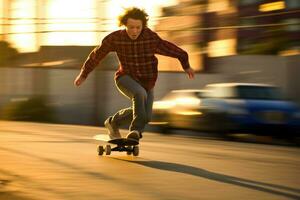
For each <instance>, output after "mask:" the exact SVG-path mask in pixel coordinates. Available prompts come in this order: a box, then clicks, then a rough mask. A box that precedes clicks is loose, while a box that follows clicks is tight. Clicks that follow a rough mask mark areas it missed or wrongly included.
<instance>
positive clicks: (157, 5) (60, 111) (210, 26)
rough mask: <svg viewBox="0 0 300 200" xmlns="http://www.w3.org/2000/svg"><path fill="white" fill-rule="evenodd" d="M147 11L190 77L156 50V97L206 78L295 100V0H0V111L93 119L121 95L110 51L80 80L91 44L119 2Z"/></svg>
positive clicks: (299, 90)
mask: <svg viewBox="0 0 300 200" xmlns="http://www.w3.org/2000/svg"><path fill="white" fill-rule="evenodd" d="M130 6H137V7H140V8H144V9H145V10H146V12H148V14H149V15H150V21H149V27H150V28H151V29H153V30H155V31H156V32H157V33H158V34H159V35H160V36H161V37H162V38H164V39H166V40H169V41H171V42H174V43H175V44H177V45H179V46H180V47H181V48H183V49H185V50H186V51H187V52H188V53H189V56H190V62H191V65H192V67H193V68H194V69H195V70H196V71H197V76H196V78H195V80H193V81H190V80H188V79H187V77H186V76H185V74H183V72H182V69H181V66H180V63H179V62H178V61H177V60H176V59H170V58H166V57H163V56H158V57H159V70H160V73H159V78H158V81H157V84H156V88H155V100H158V99H160V98H162V97H163V96H164V95H165V94H166V93H167V92H169V91H171V90H176V89H201V88H203V87H204V86H205V85H207V84H210V83H222V82H250V83H266V84H273V85H276V86H278V87H280V88H281V89H282V92H283V94H284V96H285V97H286V98H287V99H290V100H292V101H293V102H296V103H297V104H299V103H300V80H299V74H300V66H299V63H300V1H297V0H161V1H160V0H152V1H140V0H139V1H138V0H127V1H122V0H85V1H81V0H0V119H5V120H21V121H40V122H52V123H65V124H81V125H95V126H102V124H103V121H104V120H105V119H106V118H107V117H108V116H109V115H111V114H113V113H114V112H116V111H117V110H119V109H121V108H123V107H125V106H129V105H130V102H129V101H128V100H127V99H126V98H124V97H122V95H121V94H119V93H118V91H117V89H116V88H115V85H114V80H113V77H114V73H115V71H116V70H117V68H118V59H117V57H116V55H115V54H114V53H111V54H109V55H108V56H107V57H106V58H105V59H104V60H103V62H101V64H99V67H98V68H97V69H96V70H95V71H93V72H92V73H91V74H90V76H89V78H88V80H87V81H86V82H85V83H84V84H83V85H82V86H81V87H79V88H75V87H74V86H73V80H74V79H75V77H76V76H77V74H78V73H79V70H80V68H81V65H82V64H83V62H84V61H85V59H86V57H87V56H88V54H89V53H90V51H91V50H92V49H93V48H94V47H95V46H96V45H98V44H100V42H101V40H102V39H103V37H105V36H106V35H107V34H109V33H110V32H112V31H114V30H116V29H119V27H118V23H117V16H118V15H119V14H120V13H121V12H122V10H123V8H126V7H130Z"/></svg>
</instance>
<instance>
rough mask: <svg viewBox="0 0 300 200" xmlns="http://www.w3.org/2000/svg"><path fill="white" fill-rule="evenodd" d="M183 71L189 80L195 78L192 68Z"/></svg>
mask: <svg viewBox="0 0 300 200" xmlns="http://www.w3.org/2000/svg"><path fill="white" fill-rule="evenodd" d="M184 71H185V73H187V74H188V76H189V79H193V78H194V77H195V72H194V70H193V69H192V68H188V69H186V70H184Z"/></svg>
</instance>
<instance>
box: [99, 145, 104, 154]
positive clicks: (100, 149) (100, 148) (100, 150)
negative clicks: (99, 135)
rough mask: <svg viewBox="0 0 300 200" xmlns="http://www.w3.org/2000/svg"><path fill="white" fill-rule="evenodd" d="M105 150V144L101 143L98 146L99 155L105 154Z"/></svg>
mask: <svg viewBox="0 0 300 200" xmlns="http://www.w3.org/2000/svg"><path fill="white" fill-rule="evenodd" d="M103 152H104V148H103V146H101V145H99V146H98V155H99V156H102V155H103Z"/></svg>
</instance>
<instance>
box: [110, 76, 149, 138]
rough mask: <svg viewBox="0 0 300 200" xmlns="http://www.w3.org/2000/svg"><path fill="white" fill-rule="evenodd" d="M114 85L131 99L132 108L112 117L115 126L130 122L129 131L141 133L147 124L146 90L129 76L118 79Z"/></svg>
mask: <svg viewBox="0 0 300 200" xmlns="http://www.w3.org/2000/svg"><path fill="white" fill-rule="evenodd" d="M116 85H117V87H118V89H119V91H120V92H121V93H122V94H123V95H124V96H126V97H127V98H129V99H131V101H132V108H126V109H123V110H120V111H119V112H117V113H116V114H115V115H114V116H113V121H114V122H115V123H116V124H123V123H122V121H124V122H128V121H131V124H130V127H129V130H130V131H138V132H139V133H141V132H142V131H143V129H144V127H145V124H146V123H147V112H146V107H147V99H148V98H147V97H148V94H147V92H146V90H145V89H144V88H143V87H142V86H141V85H140V84H139V83H137V82H136V81H135V80H133V79H132V78H131V77H130V76H127V75H124V76H122V77H120V78H119V79H118V80H117V82H116Z"/></svg>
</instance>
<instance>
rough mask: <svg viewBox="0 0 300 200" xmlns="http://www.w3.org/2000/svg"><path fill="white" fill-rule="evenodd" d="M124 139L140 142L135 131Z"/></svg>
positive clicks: (138, 133) (138, 134) (138, 135)
mask: <svg viewBox="0 0 300 200" xmlns="http://www.w3.org/2000/svg"><path fill="white" fill-rule="evenodd" d="M126 138H127V139H131V140H136V141H139V140H140V132H139V131H136V130H133V131H130V132H129V133H128V134H127V136H126Z"/></svg>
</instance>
